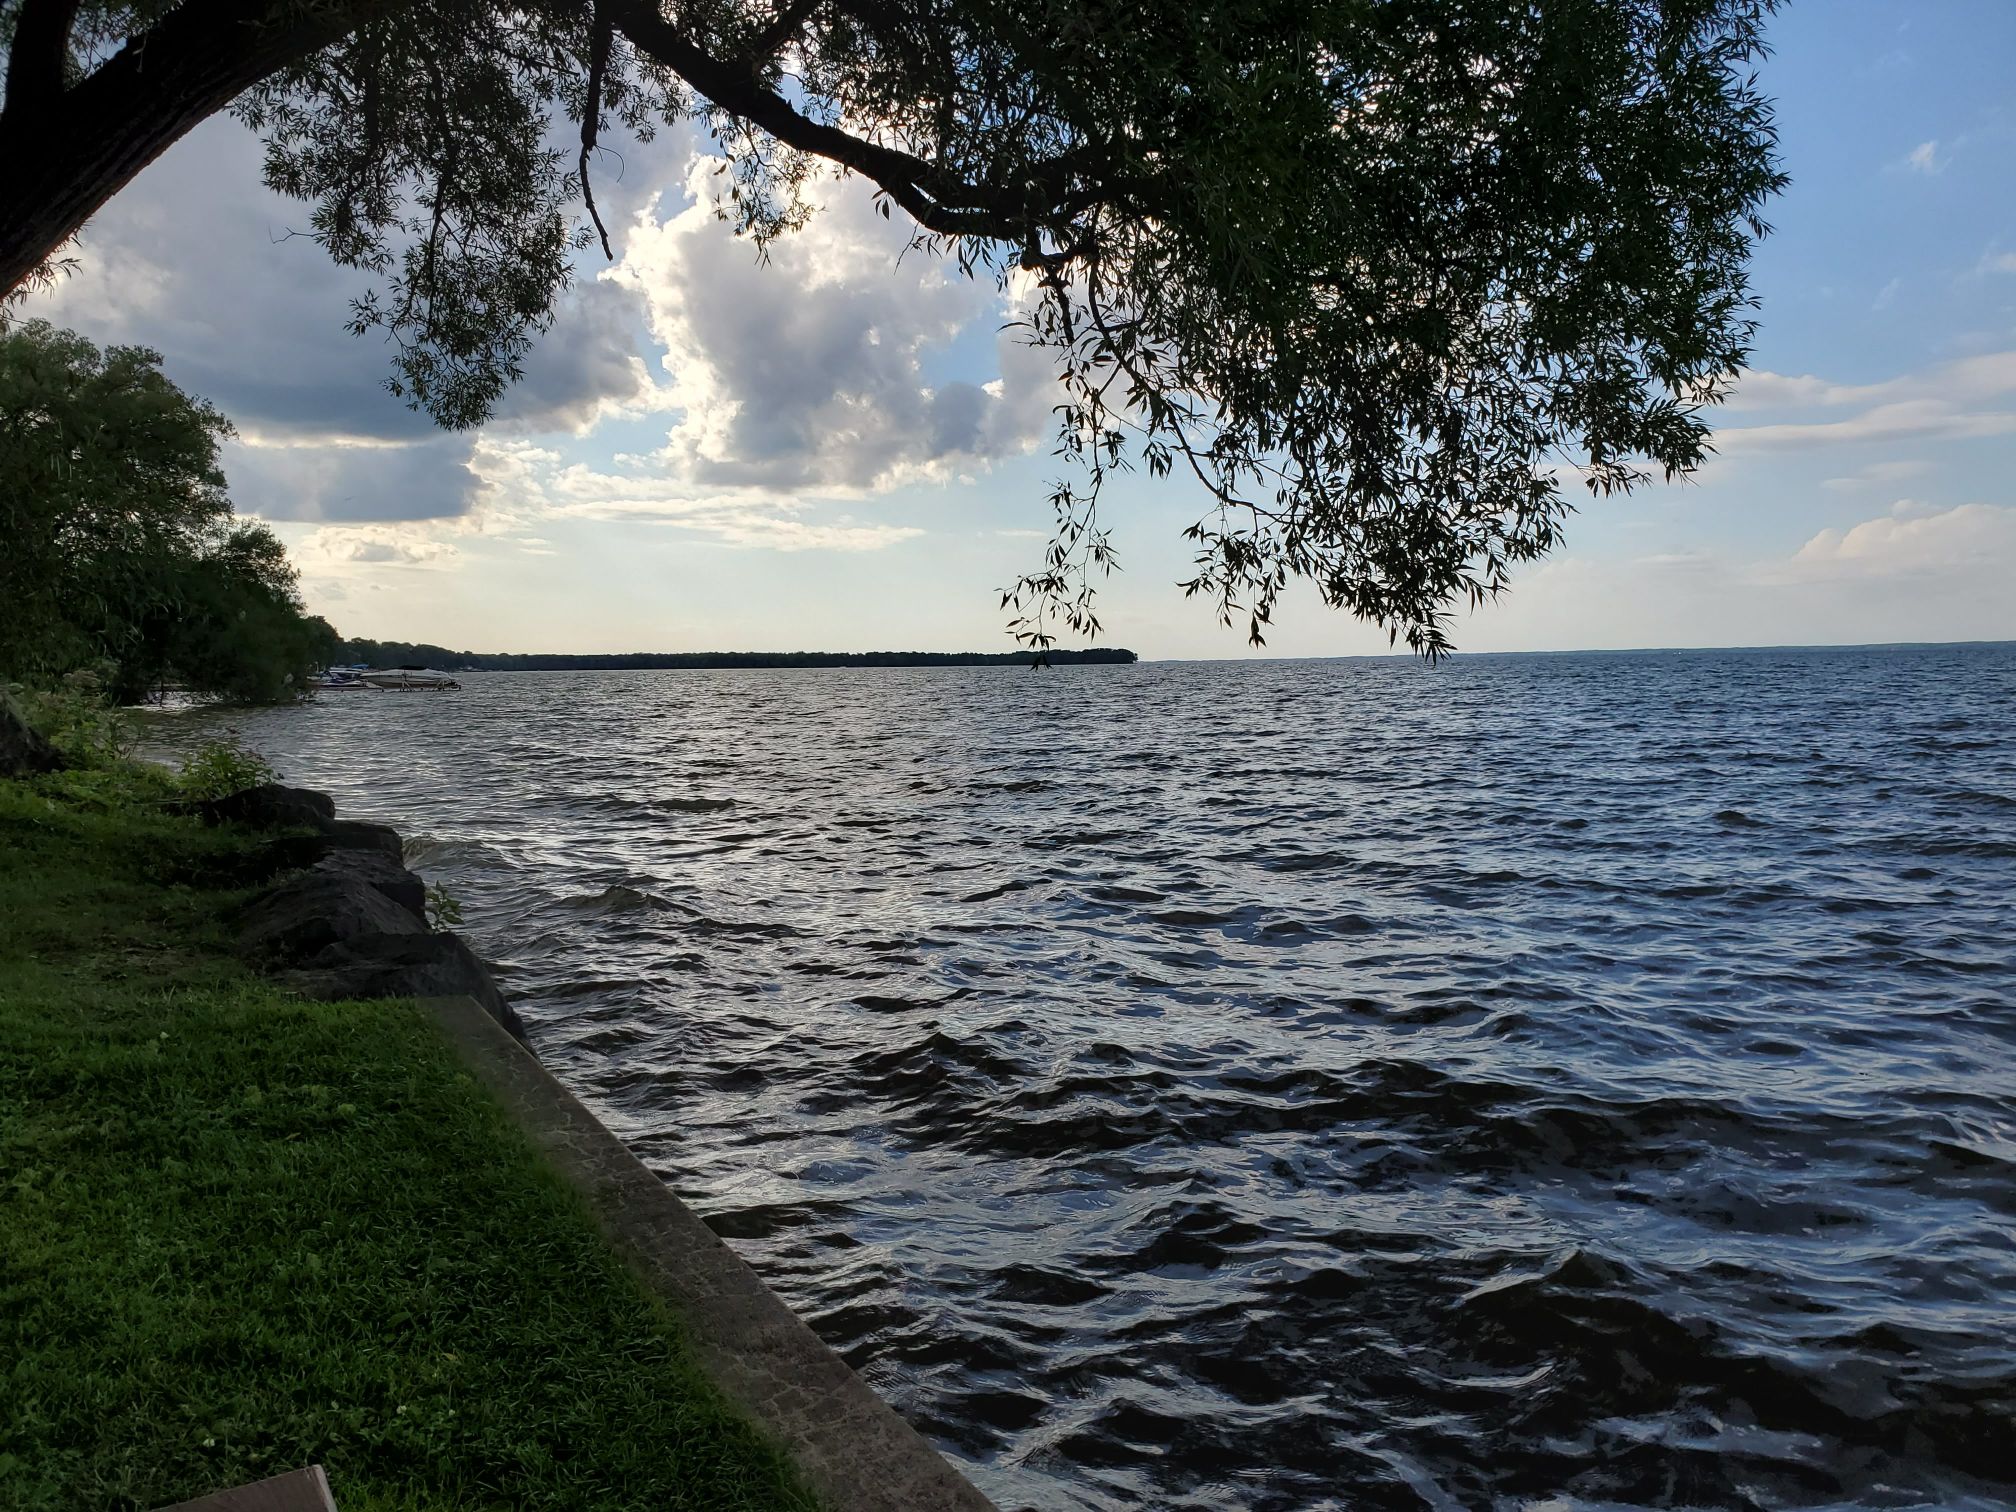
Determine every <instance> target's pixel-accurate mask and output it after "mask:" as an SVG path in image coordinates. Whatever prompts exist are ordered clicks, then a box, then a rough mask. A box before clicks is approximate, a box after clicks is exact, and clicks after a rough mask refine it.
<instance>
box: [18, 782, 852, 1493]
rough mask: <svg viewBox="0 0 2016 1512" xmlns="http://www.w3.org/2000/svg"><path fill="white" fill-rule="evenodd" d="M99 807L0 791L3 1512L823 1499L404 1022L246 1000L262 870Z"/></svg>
mask: <svg viewBox="0 0 2016 1512" xmlns="http://www.w3.org/2000/svg"><path fill="white" fill-rule="evenodd" d="M116 786H117V785H116V784H109V785H101V787H102V789H103V790H100V789H98V788H91V787H90V786H89V785H88V784H87V786H86V790H85V791H82V792H80V791H79V790H78V788H77V785H76V783H75V782H74V781H72V780H64V781H61V782H55V783H51V782H44V783H42V784H39V785H28V784H22V783H17V782H6V781H0V1506H4V1507H7V1508H9V1509H42V1508H92V1509H98V1508H115V1507H116V1508H150V1507H156V1506H159V1505H161V1504H163V1503H166V1502H171V1501H175V1500H178V1499H181V1498H185V1497H191V1496H196V1495H199V1494H202V1493H203V1492H206V1491H210V1490H215V1489H218V1488H221V1487H224V1486H229V1485H235V1484H238V1483H240V1482H243V1481H247V1480H253V1479H257V1478H258V1477H260V1476H264V1475H270V1474H274V1473H277V1472H279V1471H281V1470H285V1469H291V1468H294V1467H297V1466H300V1465H304V1464H308V1463H311V1462H320V1463H322V1464H324V1465H326V1466H327V1467H328V1469H329V1472H330V1476H331V1480H332V1483H333V1486H334V1489H335V1492H336V1498H337V1502H338V1505H339V1506H341V1507H342V1508H343V1509H344V1512H367V1509H390V1508H473V1507H486V1508H487V1507H509V1508H513V1509H531V1508H561V1507H566V1508H577V1507H593V1508H604V1507H607V1508H627V1507H635V1508H640V1509H641V1508H647V1507H648V1508H652V1509H659V1508H670V1507H693V1508H707V1509H710V1512H711V1509H715V1508H773V1507H810V1506H812V1505H813V1500H812V1498H811V1497H810V1495H809V1494H808V1493H807V1492H806V1491H805V1490H804V1489H803V1488H802V1486H801V1484H800V1483H799V1482H798V1481H797V1480H796V1479H795V1477H794V1475H793V1474H792V1472H791V1470H790V1469H789V1467H788V1465H787V1464H786V1462H785V1461H784V1460H783V1459H782V1457H781V1456H780V1455H779V1454H778V1453H776V1452H775V1451H774V1450H773V1449H771V1448H770V1447H768V1446H767V1445H766V1444H765V1443H764V1442H763V1441H762V1440H761V1439H760V1438H759V1437H758V1435H757V1434H756V1432H755V1431H754V1430H753V1429H752V1428H751V1427H750V1426H748V1425H747V1424H746V1423H745V1422H744V1421H742V1420H741V1419H740V1418H738V1417H737V1416H736V1415H735V1413H734V1412H733V1411H732V1410H731V1409H729V1408H728V1407H727V1406H726V1405H725V1404H724V1403H723V1402H722V1400H721V1399H720V1398H719V1397H718V1395H717V1394H716V1393H715V1392H714V1390H713V1388H712V1387H711V1385H710V1384H709V1383H708V1382H707V1381H706V1380H705V1379H704V1378H703V1376H702V1375H701V1374H700V1372H699V1370H698V1368H697V1366H696V1365H695V1364H694V1362H693V1361H692V1359H691V1358H690V1356H689V1355H688V1353H687V1352H686V1350H685V1349H684V1347H683V1346H682V1344H681V1343H680V1339H679V1333H678V1329H677V1325H676V1320H673V1319H671V1318H669V1317H668V1316H667V1315H666V1314H665V1313H664V1311H663V1310H662V1309H661V1308H660V1307H659V1306H658V1305H657V1304H655V1303H654V1302H653V1301H652V1300H651V1299H650V1298H648V1297H647V1296H646V1295H645V1293H644V1292H643V1291H642V1290H641V1289H640V1288H639V1287H638V1285H637V1284H636V1283H635V1282H634V1281H633V1279H632V1278H631V1276H630V1274H629V1273H628V1272H627V1271H626V1270H625V1269H624V1268H623V1266H622V1265H621V1264H620V1263H619V1262H618V1261H617V1260H616V1259H615V1257H614V1256H613V1254H612V1253H611V1252H610V1251H609V1250H608V1249H607V1248H606V1247H605V1246H604V1244H603V1243H602V1241H601V1240H600V1238H599V1237H598V1236H597V1235H596V1233H595V1232H594V1230H593V1228H592V1226H591V1224H590V1221H589V1219H588V1218H587V1216H586V1214H585V1212H584V1211H583V1210H582V1209H581V1208H580V1207H579V1206H578V1204H577V1203H576V1201H575V1200H574V1198H573V1197H572V1196H571V1194H569V1193H568V1192H567V1191H565V1190H564V1189H563V1188H562V1187H561V1186H560V1184H559V1183H558V1181H557V1179H556V1178H554V1177H552V1176H551V1175H550V1174H549V1173H548V1172H547V1171H546V1169H545V1167H544V1166H543V1165H542V1164H541V1163H540V1161H539V1160H538V1158H537V1157H536V1156H535V1155H534V1154H533V1153H532V1152H531V1150H530V1149H529V1148H528V1147H527V1146H526V1145H525V1144H524V1142H523V1141H522V1140H521V1139H520V1137H519V1136H518V1135H517V1133H516V1131H515V1129H513V1128H512V1127H511V1126H510V1125H509V1124H508V1123H507V1121H506V1120H505V1118H504V1116H503V1115H502V1113H501V1112H500V1111H499V1110H498V1108H497V1107H496V1106H495V1105H494V1104H493V1103H492V1102H491V1101H490V1100H489V1098H488V1097H487V1096H486V1095H485V1094H484V1093H483V1092H482V1091H481V1090H480V1089H479V1088H477V1087H476V1085H475V1084H474V1083H473V1082H472V1081H471V1080H470V1079H469V1078H468V1077H467V1076H466V1075H465V1074H464V1073H462V1072H461V1071H460V1070H459V1069H458V1067H457V1065H456V1063H455V1062H454V1060H453V1057H452V1056H451V1054H450V1053H449V1051H448V1050H447V1049H446V1047H445V1045H444V1044H443V1042H442V1041H441V1040H440V1039H439V1038H438V1036H437V1035H436V1034H435V1032H434V1031H433V1029H432V1028H431V1026H430V1025H429V1024H428V1023H427V1021H426V1020H425V1019H423V1018H422V1017H421V1015H420V1014H419V1012H418V1011H417V1010H416V1009H414V1008H413V1007H412V1006H411V1005H410V1004H400V1003H349V1004H320V1003H303V1002H297V1001H294V1000H291V999H289V998H286V997H284V996H282V995H281V994H279V993H277V992H275V991H274V990H273V989H271V988H270V987H267V986H265V985H264V984H262V983H260V982H259V981H257V980H256V979H254V978H252V977H250V976H248V975H247V974H246V973H245V972H244V971H243V970H242V969H241V968H240V967H238V966H237V965H236V964H235V963H234V962H233V961H232V960H231V959H230V958H229V956H228V955H227V954H226V952H225V949H224V940H225V935H224V931H223V925H222V923H221V922H220V920H221V915H222V914H223V913H224V911H225V909H226V908H227V907H228V905H229V904H230V903H231V902H232V901H233V900H234V896H235V895H234V894H233V893H232V892H231V891H230V887H231V884H232V879H233V878H234V877H242V876H243V875H244V867H243V861H244V856H245V846H246V844H247V842H245V841H244V840H243V839H241V838H238V837H235V836H232V835H229V834H224V833H216V832H206V831H204V830H202V829H201V828H200V827H198V826H196V825H195V824H193V823H192V822H190V821H186V820H178V819H173V818H169V817H166V816H164V815H161V814H159V813H150V812H148V811H146V810H145V809H142V808H136V807H134V806H132V805H130V804H128V805H122V804H121V803H120V801H119V795H118V793H117V792H116V791H115V789H116ZM51 795H55V796H53V797H52V796H51Z"/></svg>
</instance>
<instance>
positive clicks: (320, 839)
mask: <svg viewBox="0 0 2016 1512" xmlns="http://www.w3.org/2000/svg"><path fill="white" fill-rule="evenodd" d="M360 851H361V852H365V853H368V854H373V855H378V856H382V857H384V858H385V859H386V860H387V861H389V862H390V863H392V864H393V865H394V866H399V865H402V864H403V862H404V860H405V856H406V847H405V844H404V842H402V841H401V840H400V838H399V832H398V831H397V830H395V829H393V828H392V827H391V826H390V825H385V824H371V823H368V822H366V821H364V820H361V819H332V820H330V821H329V822H328V823H326V824H323V825H320V826H318V827H317V828H316V829H315V831H314V832H313V833H312V834H306V835H276V836H274V837H273V838H272V839H271V840H269V841H267V842H266V844H265V845H263V846H262V847H260V849H259V851H258V853H257V855H256V856H255V857H254V858H253V860H252V862H251V863H250V866H251V871H252V874H253V875H257V876H266V877H277V876H279V875H281V874H282V873H283V872H298V871H307V870H309V869H310V868H311V867H315V866H319V865H320V864H321V863H322V862H324V861H326V860H328V859H329V858H330V857H331V856H339V855H343V854H345V853H346V852H360Z"/></svg>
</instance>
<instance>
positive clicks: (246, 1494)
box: [160, 1465, 336, 1512]
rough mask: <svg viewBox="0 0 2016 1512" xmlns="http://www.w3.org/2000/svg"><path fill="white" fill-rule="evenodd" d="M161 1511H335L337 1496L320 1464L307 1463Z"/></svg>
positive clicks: (164, 1508) (176, 1504)
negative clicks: (301, 1466) (306, 1465)
mask: <svg viewBox="0 0 2016 1512" xmlns="http://www.w3.org/2000/svg"><path fill="white" fill-rule="evenodd" d="M160 1512H336V1499H335V1498H334V1497H333V1496H331V1495H330V1494H329V1477H328V1476H326V1475H324V1474H323V1473H322V1467H321V1466H320V1465H310V1466H309V1467H308V1468H307V1469H306V1470H289V1471H288V1472H287V1473H286V1474H285V1475H275V1476H272V1477H270V1478H269V1479H267V1480H262V1481H254V1482H252V1484H251V1485H249V1486H234V1487H232V1488H231V1489H230V1490H229V1491H213V1492H212V1493H211V1494H210V1495H208V1496H199V1497H197V1498H196V1500H194V1501H185V1502H177V1503H175V1505H174V1506H172V1507H163V1508H161V1509H160Z"/></svg>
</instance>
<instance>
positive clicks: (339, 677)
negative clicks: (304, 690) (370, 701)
mask: <svg viewBox="0 0 2016 1512" xmlns="http://www.w3.org/2000/svg"><path fill="white" fill-rule="evenodd" d="M363 670H364V669H363V668H362V667H328V668H325V669H324V670H322V671H321V672H318V673H317V674H316V675H315V676H313V677H311V678H309V679H308V686H309V687H311V688H313V689H314V690H315V691H316V692H318V693H338V692H342V691H345V690H347V689H352V688H368V687H370V686H371V685H370V684H369V683H367V682H365V681H364V679H363V678H362V677H360V676H359V675H358V674H359V673H360V672H362V671H363Z"/></svg>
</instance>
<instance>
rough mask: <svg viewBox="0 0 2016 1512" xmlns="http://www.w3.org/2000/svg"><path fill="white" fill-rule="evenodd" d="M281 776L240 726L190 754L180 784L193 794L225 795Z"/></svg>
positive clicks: (276, 779) (192, 795)
mask: <svg viewBox="0 0 2016 1512" xmlns="http://www.w3.org/2000/svg"><path fill="white" fill-rule="evenodd" d="M279 778H280V774H279V773H278V772H276V771H275V770H274V769H273V763H272V762H270V761H268V760H267V759H266V758H265V757H264V756H262V755H260V754H259V753H258V752H257V751H255V750H253V749H252V748H251V747H250V746H248V745H246V744H245V743H244V741H243V740H241V739H240V738H239V736H238V732H237V731H236V730H227V731H226V732H225V733H224V734H223V735H221V736H219V737H217V738H216V739H214V740H206V741H204V742H203V744H201V745H200V746H198V747H197V748H196V749H195V750H194V751H192V752H191V753H190V754H189V756H188V758H187V759H186V760H185V761H184V762H183V763H182V771H181V775H180V776H179V777H177V778H176V786H177V787H179V788H180V789H181V790H182V792H183V794H184V795H185V796H187V797H190V798H198V799H201V798H224V797H228V796H229V795H230V794H232V793H241V792H243V791H244V790H245V789H246V788H250V787H260V786H262V785H263V784H265V783H269V782H277V781H278V780H279Z"/></svg>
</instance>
